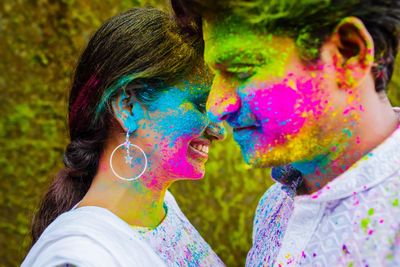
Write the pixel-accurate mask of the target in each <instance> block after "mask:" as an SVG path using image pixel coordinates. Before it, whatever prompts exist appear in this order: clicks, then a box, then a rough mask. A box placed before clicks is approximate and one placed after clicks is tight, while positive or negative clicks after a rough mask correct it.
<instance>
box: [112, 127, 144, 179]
mask: <svg viewBox="0 0 400 267" xmlns="http://www.w3.org/2000/svg"><path fill="white" fill-rule="evenodd" d="M129 135H130V130H129V129H128V131H127V132H126V139H125V143H122V144H120V145H118V146H117V147H116V148H115V149H114V150H113V152H112V153H111V156H110V167H111V171H112V172H113V173H114V175H115V176H117V177H118V178H119V179H121V180H124V181H135V180H137V179H139V178H140V177H141V176H142V175H143V174H144V172H145V171H146V169H147V156H146V153H144V151H143V149H141V148H140V147H139V146H137V145H134V144H132V143H131V142H130V141H129ZM120 147H125V149H126V156H125V163H127V164H129V166H131V164H132V160H133V158H132V156H131V153H130V150H129V149H130V148H131V147H134V148H136V149H138V150H139V151H140V152H141V153H142V154H143V157H144V168H143V171H142V172H141V173H140V174H139V175H137V176H135V177H132V178H129V177H122V176H121V175H119V174H118V173H117V172H116V171H115V170H114V167H113V164H112V159H113V156H114V154H115V152H116V151H117V150H118V149H119V148H120Z"/></svg>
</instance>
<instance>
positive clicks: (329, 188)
mask: <svg viewBox="0 0 400 267" xmlns="http://www.w3.org/2000/svg"><path fill="white" fill-rule="evenodd" d="M394 110H395V112H397V113H398V114H399V115H400V109H399V108H395V109H394ZM399 149H400V127H398V128H397V129H396V130H395V131H394V132H393V133H392V134H391V136H389V137H388V138H387V139H386V140H385V141H384V142H383V143H381V144H380V145H379V146H377V147H376V148H375V149H374V150H372V151H371V152H370V153H368V154H367V155H365V156H364V157H362V158H361V159H360V160H359V161H357V162H356V163H355V164H354V165H353V166H352V167H351V168H350V169H348V170H347V171H346V172H344V173H342V174H341V175H340V176H338V177H337V178H336V179H334V180H332V181H331V182H330V183H328V184H326V185H325V186H324V187H323V188H322V189H321V190H319V191H317V192H315V193H313V194H311V195H302V196H296V197H295V200H298V201H315V202H326V201H331V200H337V199H341V198H345V197H348V196H351V195H353V194H356V193H358V192H361V191H364V190H367V189H369V188H371V187H373V186H375V185H377V184H379V183H381V182H382V181H384V180H385V179H387V178H388V177H390V176H391V175H393V174H394V173H395V172H396V171H398V170H399V169H400V152H399Z"/></svg>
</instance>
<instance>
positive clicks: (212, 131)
mask: <svg viewBox="0 0 400 267" xmlns="http://www.w3.org/2000/svg"><path fill="white" fill-rule="evenodd" d="M206 134H207V135H208V136H209V137H211V138H212V139H214V140H217V141H222V140H224V139H225V137H226V129H225V127H224V125H223V123H222V122H217V123H215V122H210V123H209V124H208V126H207V128H206Z"/></svg>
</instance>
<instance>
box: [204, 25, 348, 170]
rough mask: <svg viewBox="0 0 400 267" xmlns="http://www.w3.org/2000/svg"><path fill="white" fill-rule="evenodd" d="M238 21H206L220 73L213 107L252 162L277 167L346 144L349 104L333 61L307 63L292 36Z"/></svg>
mask: <svg viewBox="0 0 400 267" xmlns="http://www.w3.org/2000/svg"><path fill="white" fill-rule="evenodd" d="M238 21H239V20H235V19H234V18H229V19H225V20H224V21H218V22H215V23H213V22H209V23H207V22H206V23H205V24H204V27H203V28H204V40H205V60H206V62H207V63H208V65H209V66H210V67H211V68H212V70H213V71H214V72H215V75H216V76H215V80H214V82H213V85H212V88H211V92H210V95H209V98H208V102H207V109H208V112H209V116H210V117H211V118H212V119H213V120H216V121H217V120H226V121H227V122H228V124H229V125H230V126H232V127H233V135H234V139H235V140H236V142H237V143H238V144H239V145H240V147H241V150H242V154H243V156H244V158H245V160H246V161H247V162H248V163H249V164H252V165H258V166H277V165H282V164H287V163H291V162H296V161H301V160H307V159H309V160H311V159H313V158H315V157H317V156H318V155H321V154H323V153H325V152H327V151H330V150H331V149H333V150H334V149H337V148H335V147H336V146H337V145H338V144H341V143H345V140H344V139H343V138H346V134H345V133H344V132H343V131H344V129H345V127H346V126H345V123H344V121H343V118H342V115H343V112H344V111H345V109H346V108H348V107H349V106H348V105H347V104H346V103H348V101H346V98H347V94H345V93H342V94H341V93H340V92H337V91H339V90H337V81H336V78H335V77H336V76H335V75H334V74H333V73H334V67H333V64H330V63H329V62H324V61H321V60H318V61H316V62H315V63H310V64H305V63H304V62H302V61H301V59H300V56H299V55H300V54H299V52H298V49H297V47H296V45H295V43H294V40H293V39H291V38H289V37H280V36H276V35H271V34H268V33H264V32H261V31H260V30H258V29H256V28H254V27H251V26H248V25H247V24H243V23H241V22H240V21H239V22H238ZM328 61H329V60H328ZM348 122H349V121H348Z"/></svg>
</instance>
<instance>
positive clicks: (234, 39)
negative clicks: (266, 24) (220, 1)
mask: <svg viewBox="0 0 400 267" xmlns="http://www.w3.org/2000/svg"><path fill="white" fill-rule="evenodd" d="M203 32H204V41H205V55H204V57H205V61H206V62H207V63H218V62H222V61H225V60H230V61H231V60H235V58H236V59H239V60H243V59H246V60H260V58H263V59H268V58H269V57H273V56H276V54H277V53H278V51H280V50H281V48H282V45H281V44H282V42H281V41H284V42H285V43H287V40H285V39H287V38H285V37H280V36H275V35H273V34H271V33H268V32H266V31H265V30H263V29H262V28H261V27H260V26H258V25H251V24H248V23H243V22H241V21H240V20H239V19H238V18H234V17H230V18H225V19H219V20H205V21H204V22H203Z"/></svg>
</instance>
